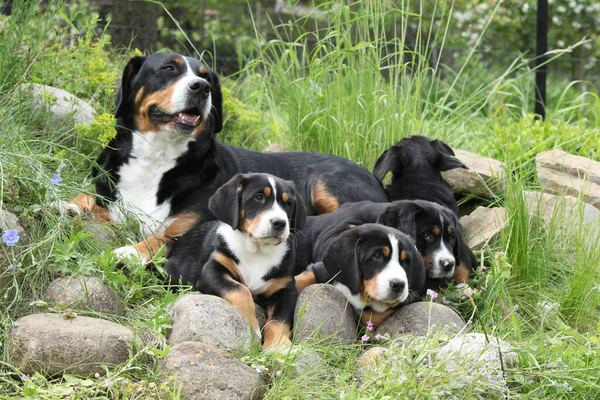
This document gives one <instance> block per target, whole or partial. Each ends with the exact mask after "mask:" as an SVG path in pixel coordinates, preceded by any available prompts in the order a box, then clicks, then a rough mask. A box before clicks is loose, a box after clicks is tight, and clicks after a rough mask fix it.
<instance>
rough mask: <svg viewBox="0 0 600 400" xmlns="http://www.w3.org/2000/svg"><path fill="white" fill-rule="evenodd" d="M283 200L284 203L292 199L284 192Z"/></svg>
mask: <svg viewBox="0 0 600 400" xmlns="http://www.w3.org/2000/svg"><path fill="white" fill-rule="evenodd" d="M281 199H282V200H283V201H288V200H289V199H290V195H289V194H287V193H285V192H283V194H282V195H281Z"/></svg>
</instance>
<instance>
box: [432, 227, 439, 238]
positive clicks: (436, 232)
mask: <svg viewBox="0 0 600 400" xmlns="http://www.w3.org/2000/svg"><path fill="white" fill-rule="evenodd" d="M431 232H433V234H434V235H435V236H437V235H439V234H440V227H439V226H437V225H434V226H433V228H431Z"/></svg>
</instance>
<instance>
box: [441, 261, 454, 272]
mask: <svg viewBox="0 0 600 400" xmlns="http://www.w3.org/2000/svg"><path fill="white" fill-rule="evenodd" d="M440 267H442V269H443V270H444V271H450V270H451V269H452V268H454V261H453V260H440Z"/></svg>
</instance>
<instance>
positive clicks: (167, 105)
mask: <svg viewBox="0 0 600 400" xmlns="http://www.w3.org/2000/svg"><path fill="white" fill-rule="evenodd" d="M173 90H175V85H171V86H169V87H167V88H165V89H163V90H159V91H158V92H154V93H151V94H149V95H147V96H145V97H143V99H142V101H141V104H140V106H139V110H138V114H137V115H136V116H135V121H136V123H137V126H138V129H139V130H140V131H141V132H157V131H158V130H159V128H158V126H156V125H155V124H154V123H152V122H151V121H150V107H151V106H158V107H160V108H161V109H163V110H164V111H165V112H167V113H170V112H171V98H172V97H173Z"/></svg>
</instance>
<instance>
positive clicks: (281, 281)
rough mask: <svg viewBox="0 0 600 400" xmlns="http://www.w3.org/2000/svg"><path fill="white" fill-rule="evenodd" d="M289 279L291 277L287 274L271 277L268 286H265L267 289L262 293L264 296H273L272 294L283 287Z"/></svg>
mask: <svg viewBox="0 0 600 400" xmlns="http://www.w3.org/2000/svg"><path fill="white" fill-rule="evenodd" d="M291 280H292V278H291V277H289V276H286V277H283V278H274V279H271V280H270V281H269V287H268V288H267V290H265V291H264V293H263V295H264V296H266V297H271V296H273V294H275V293H277V292H278V291H280V290H281V289H283V288H285V287H286V286H287V285H288V284H289V283H290V281H291Z"/></svg>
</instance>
